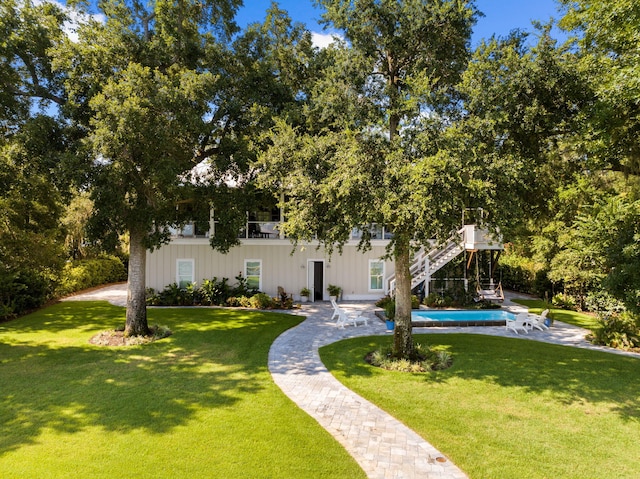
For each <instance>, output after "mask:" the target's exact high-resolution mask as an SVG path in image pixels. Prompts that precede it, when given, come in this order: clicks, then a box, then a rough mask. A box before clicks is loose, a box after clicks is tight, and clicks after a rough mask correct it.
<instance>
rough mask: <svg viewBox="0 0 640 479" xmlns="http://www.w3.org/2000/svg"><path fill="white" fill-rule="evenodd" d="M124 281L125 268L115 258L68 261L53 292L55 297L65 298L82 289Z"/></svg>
mask: <svg viewBox="0 0 640 479" xmlns="http://www.w3.org/2000/svg"><path fill="white" fill-rule="evenodd" d="M126 279H127V272H126V270H125V267H124V265H123V264H122V261H121V260H120V258H117V257H115V256H105V257H101V258H96V259H87V260H78V261H70V262H68V263H67V264H66V265H65V267H64V269H63V270H62V273H61V278H60V282H59V283H58V285H57V287H56V291H55V292H56V295H57V296H66V295H68V294H71V293H75V292H76V291H81V290H83V289H87V288H93V287H94V286H100V285H101V284H107V283H117V282H119V281H125V280H126Z"/></svg>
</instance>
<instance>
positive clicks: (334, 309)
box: [331, 299, 340, 321]
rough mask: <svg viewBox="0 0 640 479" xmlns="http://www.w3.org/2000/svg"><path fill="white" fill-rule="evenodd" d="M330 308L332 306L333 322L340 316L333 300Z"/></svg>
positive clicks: (338, 307) (336, 304)
mask: <svg viewBox="0 0 640 479" xmlns="http://www.w3.org/2000/svg"><path fill="white" fill-rule="evenodd" d="M331 306H333V315H332V316H331V320H332V321H333V320H334V319H336V318H337V317H339V316H340V306H338V303H336V301H335V299H332V300H331Z"/></svg>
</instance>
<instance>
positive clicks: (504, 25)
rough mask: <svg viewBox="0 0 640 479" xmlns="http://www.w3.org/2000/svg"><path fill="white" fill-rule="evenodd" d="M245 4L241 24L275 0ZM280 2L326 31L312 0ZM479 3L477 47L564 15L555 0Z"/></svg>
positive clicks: (296, 16)
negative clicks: (535, 23)
mask: <svg viewBox="0 0 640 479" xmlns="http://www.w3.org/2000/svg"><path fill="white" fill-rule="evenodd" d="M244 4H245V5H244V7H242V9H241V10H240V12H239V13H238V15H237V17H236V20H237V22H238V24H239V25H240V26H241V27H244V26H245V25H246V24H248V23H253V22H261V21H262V20H264V17H265V11H266V10H267V8H269V6H270V5H271V0H245V1H244ZM278 4H279V5H280V8H282V9H284V10H287V11H288V12H289V16H291V18H292V19H293V20H295V21H300V22H303V23H305V24H306V25H307V27H308V28H309V30H311V31H312V32H318V33H321V32H322V29H321V27H320V26H318V24H317V20H318V19H319V18H320V15H321V13H322V12H321V10H319V9H316V8H314V7H313V2H312V0H280V1H279V2H278ZM476 5H477V6H478V8H479V9H480V11H481V12H483V13H484V14H485V17H483V18H480V19H479V20H478V23H477V25H476V27H475V29H474V34H473V39H472V43H473V45H474V46H475V45H477V43H478V42H479V41H480V39H482V38H489V37H490V36H491V35H492V34H494V33H495V34H497V35H500V36H504V35H507V34H508V33H509V32H510V31H511V30H513V29H515V28H520V29H523V30H529V31H531V30H532V26H531V22H532V21H533V20H540V21H542V22H546V21H548V20H549V19H550V18H551V17H553V18H555V19H556V20H558V19H559V18H560V17H561V15H560V13H559V12H558V4H557V2H556V1H555V0H476Z"/></svg>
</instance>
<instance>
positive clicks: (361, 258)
mask: <svg viewBox="0 0 640 479" xmlns="http://www.w3.org/2000/svg"><path fill="white" fill-rule="evenodd" d="M378 243H379V244H376V245H374V246H373V247H372V249H371V250H370V251H367V252H364V253H362V252H359V251H358V250H357V247H356V245H355V244H354V245H346V246H345V247H344V250H343V253H342V255H339V254H338V253H337V252H334V254H333V255H332V256H331V257H328V256H327V255H326V254H325V251H324V249H322V248H321V249H319V250H318V249H316V246H317V245H313V244H312V245H304V246H301V245H299V246H298V247H297V248H296V250H295V252H293V254H291V253H292V251H293V246H292V245H291V243H289V242H288V241H269V242H268V243H266V242H265V241H253V242H252V241H247V242H246V243H245V244H243V245H242V246H238V247H235V248H232V249H231V251H229V253H228V254H226V255H224V254H221V253H218V252H216V251H213V250H212V249H211V247H210V246H209V244H208V241H207V240H198V239H190V240H186V239H185V240H181V241H175V242H172V243H170V244H168V245H165V246H162V247H161V248H159V249H157V250H155V251H153V252H148V253H147V287H149V288H154V289H156V290H162V289H164V287H165V286H167V285H168V284H171V283H173V282H174V281H175V278H176V261H177V259H189V258H193V259H194V263H195V271H194V273H195V281H196V283H197V284H201V283H202V280H204V279H212V278H213V277H217V278H218V279H222V278H228V279H229V283H230V284H235V277H236V276H237V275H238V274H239V273H241V272H243V271H244V261H245V260H246V259H259V260H261V261H262V290H263V291H264V292H265V293H267V294H269V295H272V296H275V295H276V294H277V290H278V286H282V287H283V288H284V289H285V290H286V291H287V292H290V293H293V294H294V298H298V297H299V292H300V289H301V288H303V287H307V286H308V284H307V282H308V281H307V261H308V260H318V261H319V260H324V261H325V269H324V288H326V286H327V285H328V284H335V285H338V286H340V287H342V289H343V298H344V299H352V300H355V299H377V298H379V297H380V296H381V294H377V293H371V292H370V291H369V260H370V259H379V258H381V257H382V256H383V255H384V253H385V244H386V242H382V241H380V242H378ZM393 266H394V265H393V262H386V263H385V275H390V274H392V273H393V271H394V267H393ZM385 287H386V285H385ZM323 295H324V297H325V299H327V298H328V296H327V292H326V290H325V291H323Z"/></svg>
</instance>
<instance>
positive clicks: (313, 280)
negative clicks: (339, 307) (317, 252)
mask: <svg viewBox="0 0 640 479" xmlns="http://www.w3.org/2000/svg"><path fill="white" fill-rule="evenodd" d="M307 271H308V275H309V276H308V278H307V281H308V283H309V289H310V290H311V300H312V301H322V300H323V299H324V296H323V295H324V261H316V260H309V261H308V262H307Z"/></svg>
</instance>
